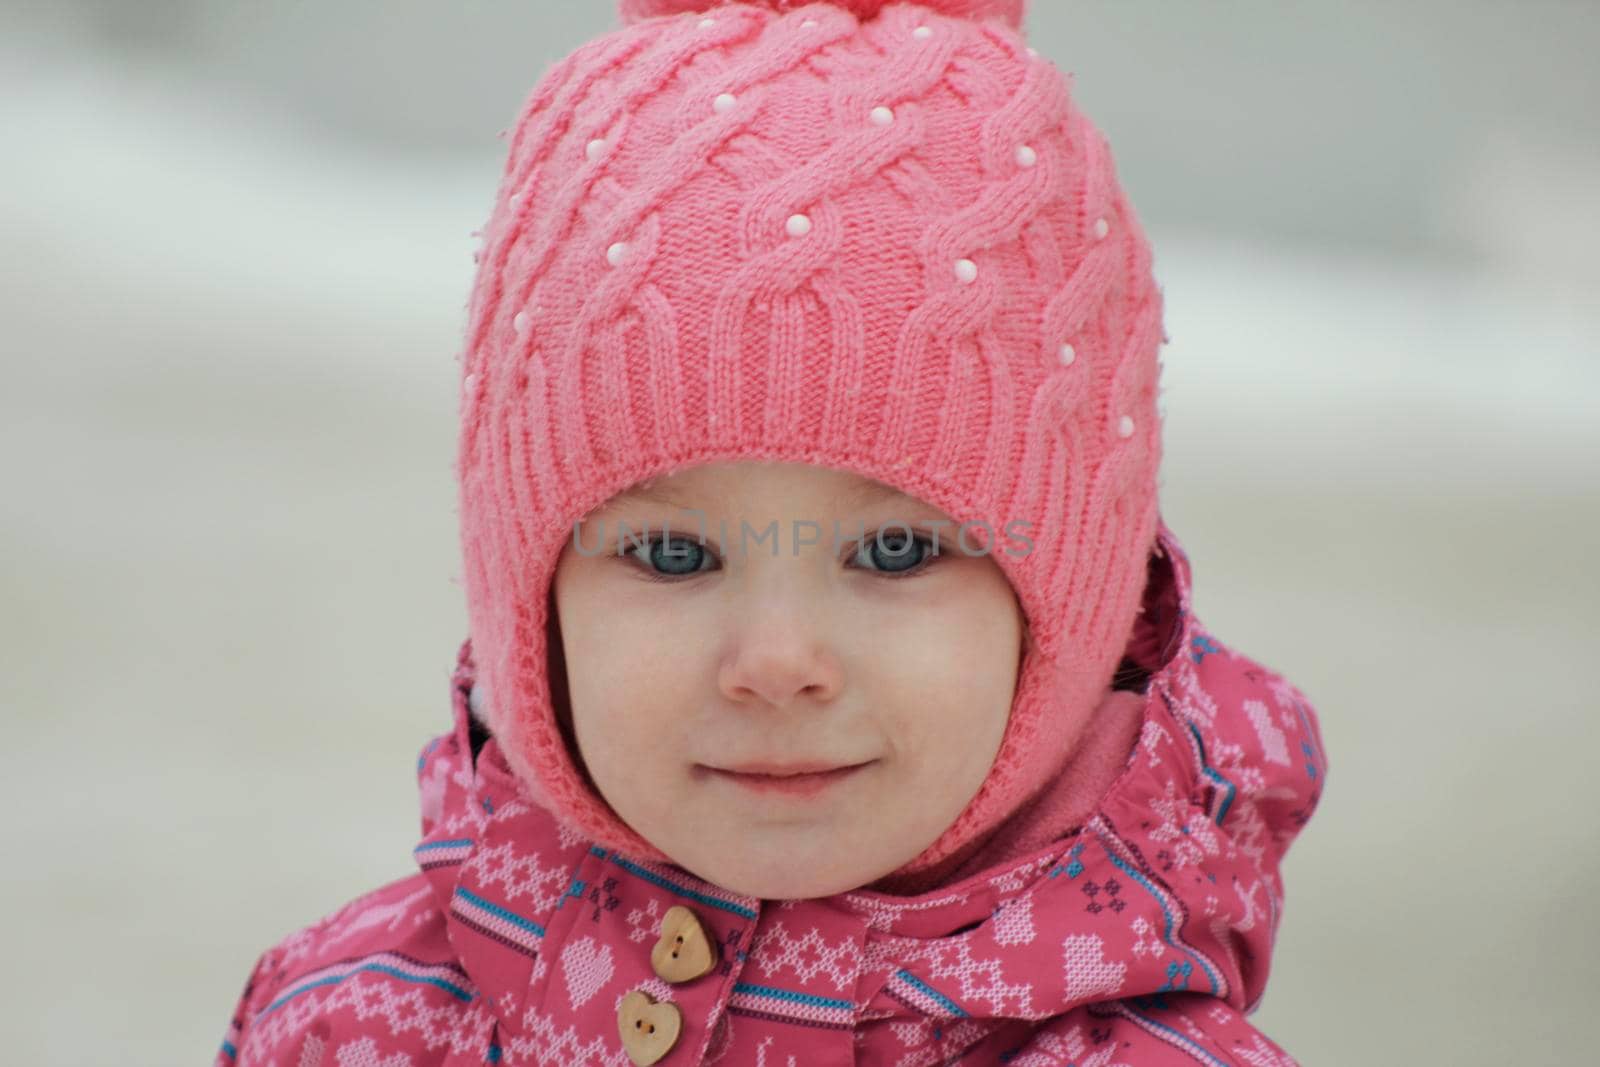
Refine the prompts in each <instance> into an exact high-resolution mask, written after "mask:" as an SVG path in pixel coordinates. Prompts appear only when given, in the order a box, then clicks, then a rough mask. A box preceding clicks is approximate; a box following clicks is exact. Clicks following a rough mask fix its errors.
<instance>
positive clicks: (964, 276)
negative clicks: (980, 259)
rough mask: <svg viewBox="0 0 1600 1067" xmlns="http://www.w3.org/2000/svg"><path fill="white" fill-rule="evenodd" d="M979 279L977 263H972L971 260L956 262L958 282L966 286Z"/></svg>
mask: <svg viewBox="0 0 1600 1067" xmlns="http://www.w3.org/2000/svg"><path fill="white" fill-rule="evenodd" d="M977 277H978V265H977V264H976V263H974V262H972V260H970V259H958V260H956V281H958V282H960V283H961V284H962V285H966V284H967V283H968V282H971V281H973V280H975V279H976V278H977Z"/></svg>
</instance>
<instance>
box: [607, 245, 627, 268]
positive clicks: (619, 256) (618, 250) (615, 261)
mask: <svg viewBox="0 0 1600 1067" xmlns="http://www.w3.org/2000/svg"><path fill="white" fill-rule="evenodd" d="M627 258H628V242H626V241H618V242H617V243H616V244H614V245H612V246H611V247H610V248H608V249H606V260H607V261H608V262H609V263H610V264H611V265H612V266H613V267H616V266H620V265H621V264H622V261H623V260H624V259H627Z"/></svg>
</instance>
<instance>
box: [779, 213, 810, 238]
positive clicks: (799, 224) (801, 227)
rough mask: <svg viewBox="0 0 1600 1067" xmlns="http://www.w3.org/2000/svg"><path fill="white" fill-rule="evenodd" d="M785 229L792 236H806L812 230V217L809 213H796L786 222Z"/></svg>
mask: <svg viewBox="0 0 1600 1067" xmlns="http://www.w3.org/2000/svg"><path fill="white" fill-rule="evenodd" d="M784 229H785V230H787V231H788V233H789V236H790V237H804V236H805V235H806V234H808V233H810V232H811V217H810V216H809V215H802V214H798V213H797V214H794V215H790V216H789V220H788V221H787V222H786V223H784Z"/></svg>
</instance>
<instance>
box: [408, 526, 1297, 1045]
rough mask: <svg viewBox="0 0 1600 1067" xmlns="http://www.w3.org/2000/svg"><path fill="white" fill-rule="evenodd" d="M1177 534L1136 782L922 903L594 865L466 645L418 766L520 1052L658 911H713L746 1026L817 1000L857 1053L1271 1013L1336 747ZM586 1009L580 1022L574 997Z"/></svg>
mask: <svg viewBox="0 0 1600 1067" xmlns="http://www.w3.org/2000/svg"><path fill="white" fill-rule="evenodd" d="M1159 533H1160V536H1159V538H1158V542H1157V548H1156V556H1157V558H1158V559H1159V560H1161V561H1162V563H1163V568H1164V570H1165V572H1166V575H1167V581H1168V582H1169V586H1170V589H1169V595H1168V596H1166V597H1165V598H1164V602H1165V603H1166V604H1167V605H1168V609H1169V610H1170V611H1172V612H1175V613H1176V618H1175V619H1173V620H1172V625H1171V627H1170V628H1169V629H1168V630H1167V631H1166V633H1167V638H1166V639H1165V641H1164V642H1163V643H1162V644H1161V647H1160V656H1159V662H1158V663H1157V664H1156V665H1155V666H1156V669H1155V671H1154V672H1153V674H1152V676H1151V679H1150V684H1149V687H1148V689H1147V691H1146V697H1145V706H1144V718H1143V722H1142V726H1141V733H1140V735H1139V740H1138V742H1137V744H1136V745H1135V746H1134V749H1133V751H1132V752H1131V753H1130V754H1129V760H1128V764H1127V767H1126V768H1125V769H1124V771H1123V772H1122V774H1121V775H1120V777H1118V778H1117V779H1116V780H1115V781H1114V782H1113V783H1112V785H1111V787H1110V788H1109V790H1107V792H1106V793H1105V795H1104V797H1103V799H1102V801H1101V803H1100V804H1099V806H1098V808H1097V809H1096V810H1095V812H1094V813H1093V814H1092V816H1091V817H1090V818H1089V819H1088V820H1086V821H1085V822H1084V824H1083V825H1082V827H1081V828H1079V829H1078V830H1077V832H1072V833H1069V834H1068V835H1066V836H1064V837H1063V838H1061V839H1060V840H1058V841H1055V842H1052V843H1051V844H1050V845H1048V846H1047V847H1045V848H1043V849H1040V850H1038V851H1036V852H1034V853H1031V854H1029V855H1026V856H1024V857H1022V858H1021V859H1019V860H1017V861H1015V862H1011V863H1007V864H1002V865H999V866H996V867H993V868H990V869H986V870H981V871H978V872H976V873H973V874H971V875H970V876H967V877H964V878H962V879H961V880H960V881H957V882H955V883H953V884H948V885H944V886H941V887H939V888H937V889H934V890H930V891H927V892H923V893H919V894H917V895H914V896H891V895H888V894H884V893H876V892H870V891H857V892H850V893H842V894H838V895H836V896H833V897H829V898H825V899H817V900H799V901H762V900H760V899H757V898H754V897H749V896H743V895H739V894H732V893H728V892H726V891H724V890H722V889H721V888H719V887H717V886H715V885H712V884H710V883H707V882H705V881H703V880H701V879H699V878H697V877H696V876H694V875H693V874H691V873H689V872H688V871H686V870H684V869H682V868H679V867H676V866H674V865H658V864H647V863H635V862H633V861H631V860H630V859H629V858H628V857H626V856H621V855H617V854H614V853H608V852H606V851H605V850H602V849H597V848H592V847H590V846H589V845H588V844H587V843H586V842H584V841H583V840H582V839H581V838H580V837H579V836H577V835H576V834H575V833H573V832H572V831H571V830H570V829H569V828H567V827H566V826H564V825H563V824H562V823H561V822H560V820H559V819H557V818H556V817H555V816H553V815H552V814H551V813H549V812H547V811H545V810H544V809H542V808H540V807H538V806H537V805H535V804H534V803H532V801H531V800H530V799H529V798H528V797H527V795H526V794H525V793H524V792H523V791H522V790H521V788H520V787H519V785H518V782H517V781H516V779H515V777H514V775H513V773H512V772H511V770H510V769H509V767H508V766H507V764H506V763H505V760H504V757H503V755H502V754H501V753H500V751H499V748H498V746H497V744H496V742H495V741H494V739H493V738H490V739H489V740H488V741H487V742H485V743H484V744H483V747H482V750H481V752H480V753H479V755H478V757H477V758H476V760H474V758H473V755H472V750H473V747H472V729H473V726H472V713H471V707H470V701H471V693H472V688H473V683H474V681H475V670H474V665H473V663H472V657H471V642H470V640H468V641H466V642H463V644H462V645H461V648H460V650H459V652H458V655H457V664H456V669H455V673H454V675H453V677H452V679H451V688H450V692H451V706H452V711H453V717H454V725H453V728H452V730H451V731H450V732H448V733H446V734H443V735H441V736H439V737H436V738H434V739H433V740H432V741H430V742H429V743H428V745H427V746H426V747H425V748H424V749H423V752H422V756H421V758H420V759H419V761H418V778H419V786H420V792H421V808H422V830H423V839H422V841H421V843H420V844H419V845H418V846H417V848H416V850H415V855H416V859H417V862H418V864H419V866H420V867H421V869H422V870H423V871H424V873H425V874H426V876H427V878H428V881H429V883H430V884H431V885H432V887H433V890H434V894H435V900H436V903H437V905H438V907H439V909H440V911H441V912H442V913H443V914H444V915H445V917H446V924H447V930H448V933H449V937H450V941H451V943H452V945H453V946H454V948H455V949H456V951H457V952H458V953H459V956H460V962H461V964H462V966H463V967H464V968H465V969H466V970H467V972H468V973H469V974H470V975H471V977H472V979H473V980H474V982H475V983H476V984H477V987H478V989H479V990H480V991H481V992H482V993H483V994H484V995H485V996H487V997H488V998H489V999H490V1002H491V1004H492V1006H493V1007H494V1010H495V1012H496V1014H497V1016H498V1017H499V1019H500V1022H501V1025H502V1026H503V1027H504V1028H505V1029H506V1031H507V1032H508V1033H511V1034H515V1033H518V1032H520V1031H522V1030H523V1029H525V1028H527V1027H528V1026H529V1025H530V1024H531V1022H532V1020H534V1018H535V1016H536V1015H537V1013H538V1010H539V1007H538V1005H535V1004H533V1003H530V1002H527V1001H526V1000H525V998H527V997H528V996H529V994H530V991H531V990H533V989H542V988H544V985H543V983H541V982H540V979H541V977H543V976H544V975H545V974H546V968H547V967H548V966H549V961H551V960H552V959H556V958H558V957H559V956H560V954H561V953H562V952H563V951H564V950H565V949H567V948H568V947H571V946H579V945H580V944H581V941H580V939H592V943H591V944H589V945H584V946H582V951H584V952H602V951H607V949H606V946H615V952H616V953H618V954H621V953H627V954H629V955H631V956H639V955H640V954H642V955H643V957H644V958H645V959H648V954H649V939H650V938H651V937H652V936H653V931H647V932H641V931H645V930H646V927H647V925H648V923H645V925H641V919H640V916H639V915H638V914H630V912H634V911H640V910H641V909H642V910H643V912H645V913H647V914H648V913H655V914H657V915H658V914H659V910H658V906H657V904H655V903H649V902H644V903H641V901H643V900H644V897H645V896H647V895H648V894H650V893H656V892H659V893H660V894H662V901H661V902H659V903H670V901H672V900H674V899H676V900H680V901H695V902H698V903H696V905H695V907H696V910H697V911H698V912H699V913H700V914H702V915H703V916H706V917H708V918H709V920H710V921H711V923H712V925H713V927H714V930H713V936H716V937H717V938H719V940H720V941H721V942H722V943H723V944H724V947H725V948H727V949H728V950H729V951H728V952H727V954H726V956H725V965H724V973H725V974H726V975H727V976H728V977H727V985H726V987H725V988H724V994H723V995H724V996H725V997H726V1004H725V1005H724V1006H726V1007H727V1008H728V1009H729V1010H730V1011H733V1012H735V1013H736V1014H753V1015H760V1014H765V1015H767V1016H768V1017H771V1016H773V1015H782V1014H784V1012H786V1011H794V1010H799V1009H794V1008H792V1007H791V1006H792V1005H794V1004H796V1003H800V1002H801V1001H797V1000H796V999H795V998H797V997H799V998H802V1000H803V1001H804V1002H805V1003H806V1004H807V1005H808V1006H807V1007H806V1008H805V1009H804V1011H805V1012H807V1013H808V1022H807V1025H814V1026H819V1027H823V1028H824V1029H827V1028H829V1027H831V1028H832V1030H833V1031H834V1032H838V1033H842V1034H848V1033H850V1032H851V1031H852V1030H853V1029H854V1028H855V1027H857V1026H860V1025H861V1024H863V1023H865V1022H868V1021H871V1020H875V1019H889V1018H894V1017H897V1016H902V1017H909V1018H911V1019H915V1020H919V1021H926V1020H929V1019H933V1020H941V1019H942V1020H945V1021H946V1022H947V1023H949V1024H952V1025H983V1024H984V1022H985V1020H988V1021H991V1022H993V1021H999V1020H1006V1019H1024V1020H1038V1019H1043V1018H1048V1017H1051V1016H1055V1015H1059V1014H1062V1013H1064V1012H1066V1011H1069V1010H1071V1009H1073V1008H1075V1007H1077V1006H1080V1005H1084V1004H1092V1003H1094V1002H1097V1001H1103V1000H1107V999H1111V998H1117V999H1122V998H1135V999H1137V998H1143V997H1155V998H1160V997H1162V996H1164V995H1165V994H1167V993H1171V992H1199V993H1204V994H1209V995H1213V996H1216V997H1219V998H1221V999H1223V1000H1225V1001H1227V1002H1228V1003H1229V1004H1231V1005H1232V1006H1233V1007H1235V1008H1237V1009H1240V1010H1242V1011H1245V1012H1246V1013H1248V1012H1249V1011H1251V1010H1253V1009H1254V1007H1255V1006H1256V1004H1257V1003H1259V1000H1260V998H1261V996H1262V994H1263V992H1264V988H1265V984H1266V978H1267V973H1268V968H1269V964H1270V958H1271V948H1272V942H1273V938H1274V936H1275V934H1276V931H1277V927H1278V920H1279V915H1280V912H1281V905H1282V897H1283V890H1282V883H1281V880H1280V878H1279V863H1280V861H1281V859H1282V857H1283V855H1284V853H1285V852H1286V850H1287V849H1288V847H1289V844H1290V843H1291V841H1292V840H1293V839H1294V837H1295V836H1296V835H1297V834H1298V832H1299V830H1300V828H1301V827H1302V826H1303V825H1304V823H1305V821H1306V820H1307V819H1309V818H1310V815H1311V813H1312V811H1313V810H1314V808H1315V806H1316V803H1317V800H1318V799H1319V797H1320V793H1321V785H1322V777H1323V771H1324V769H1325V763H1324V761H1323V756H1322V748H1321V740H1320V735H1319V733H1318V728H1317V725H1316V720H1315V717H1314V713H1313V711H1312V709H1311V708H1310V707H1309V705H1307V704H1306V703H1305V700H1304V698H1303V696H1302V695H1301V694H1300V692H1299V691H1298V690H1297V689H1295V688H1294V687H1293V686H1291V685H1289V684H1288V683H1287V682H1286V681H1284V680H1283V679H1282V678H1281V677H1280V676H1278V675H1277V674H1275V673H1274V672H1272V671H1270V670H1269V669H1267V668H1265V667H1264V666H1262V665H1261V664H1259V663H1257V662H1255V661H1254V660H1251V659H1249V658H1248V657H1245V656H1243V655H1241V654H1239V653H1237V652H1234V651H1232V650H1231V649H1229V648H1227V647H1226V646H1224V645H1223V644H1222V643H1221V642H1220V641H1218V640H1217V639H1216V638H1215V637H1213V636H1212V635H1211V634H1210V633H1209V632H1207V631H1206V629H1205V628H1204V626H1203V625H1202V624H1201V623H1200V621H1199V620H1198V619H1197V618H1196V617H1195V615H1194V612H1193V609H1192V606H1191V602H1190V587H1191V579H1190V567H1189V561H1188V558H1187V556H1186V555H1185V554H1184V553H1183V551H1182V549H1181V548H1180V547H1179V546H1178V544H1177V542H1176V540H1175V539H1174V538H1173V537H1172V535H1171V533H1170V531H1168V530H1167V529H1166V527H1165V525H1164V524H1163V525H1162V526H1161V528H1160V531H1159ZM1291 738H1292V739H1296V740H1298V743H1299V748H1298V750H1296V751H1293V752H1291V751H1290V748H1289V739H1291ZM633 887H637V888H636V889H635V888H633ZM624 904H629V905H630V907H628V908H624V907H623V906H622V905H624ZM619 913H620V914H619ZM574 916H576V918H574ZM807 930H811V931H813V933H814V934H817V933H818V932H820V934H819V935H818V936H819V937H820V941H819V942H818V944H817V945H815V946H813V947H815V948H817V949H818V950H819V951H824V952H825V953H826V954H827V958H826V959H825V960H824V961H823V962H821V963H818V964H817V965H816V967H814V968H812V969H811V970H810V971H808V970H807V969H806V968H804V967H799V968H797V967H796V966H794V965H793V963H794V953H795V952H796V951H797V949H796V946H797V945H801V944H802V943H804V942H805V941H806V936H807V935H805V931H807ZM1041 946H1047V947H1049V951H1048V952H1047V953H1046V956H1048V958H1049V959H1050V960H1053V961H1054V962H1051V963H1045V962H1043V960H1044V959H1045V957H1041V956H1040V952H1041ZM1058 949H1059V951H1057V950H1058ZM780 954H782V962H786V963H787V964H788V965H789V966H788V974H789V976H790V981H789V982H788V984H787V987H786V988H784V989H783V990H782V991H781V992H782V993H783V996H782V997H778V996H776V995H775V994H773V992H772V991H773V988H774V987H773V986H772V984H771V983H770V982H766V981H763V980H762V975H763V974H767V973H775V971H776V970H782V968H774V967H772V966H770V965H772V964H773V963H774V962H775V961H778V957H779V955H780ZM606 958H607V959H608V960H610V959H613V958H614V957H613V956H611V955H609V954H608V955H607V957H606ZM730 968H731V973H730ZM1023 974H1026V980H1025V981H1024V980H1021V977H1020V976H1021V975H1023ZM643 975H644V977H645V978H646V979H648V978H649V971H648V968H646V969H645V971H644V972H643ZM568 992H569V994H572V995H573V996H574V1000H573V1003H574V1004H576V1003H577V1000H576V993H574V991H573V989H572V988H571V986H570V978H569V989H568ZM546 994H548V991H546ZM841 994H844V995H841ZM819 1004H820V1005H827V1007H826V1008H819V1007H817V1005H819ZM818 1012H821V1014H822V1016H824V1018H821V1019H820V1020H819V1019H812V1018H811V1016H814V1015H817V1013H818Z"/></svg>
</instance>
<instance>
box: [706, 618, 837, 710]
mask: <svg viewBox="0 0 1600 1067" xmlns="http://www.w3.org/2000/svg"><path fill="white" fill-rule="evenodd" d="M717 685H718V688H719V689H721V691H722V694H723V696H725V697H727V698H728V699H729V700H731V701H734V702H736V703H739V704H754V703H760V704H763V705H766V706H769V707H773V708H787V707H790V706H794V705H797V704H804V703H827V702H829V701H831V700H833V699H834V698H835V697H837V696H838V695H839V691H840V690H841V689H842V688H843V686H844V666H843V664H841V663H840V662H839V657H838V656H837V655H836V654H835V652H834V649H833V646H832V644H831V642H830V640H829V638H828V637H827V635H824V634H819V633H817V632H815V631H814V630H813V629H810V628H808V627H807V626H804V625H800V624H795V625H784V624H783V623H782V621H781V620H778V621H769V622H766V623H764V624H761V625H760V626H759V627H758V628H751V629H746V630H743V631H741V632H740V633H738V635H737V636H736V637H735V638H734V642H733V647H732V650H731V652H730V653H729V655H728V658H727V659H725V660H724V661H723V663H722V664H721V667H720V668H719V670H718V677H717Z"/></svg>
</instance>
